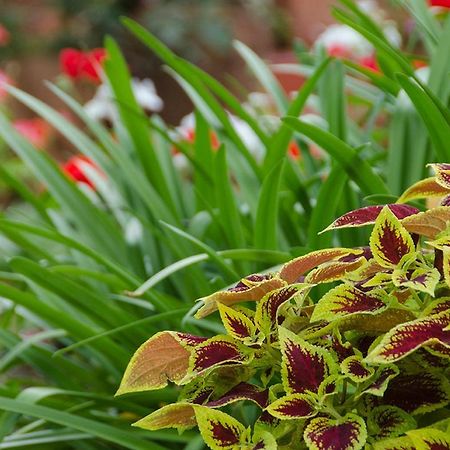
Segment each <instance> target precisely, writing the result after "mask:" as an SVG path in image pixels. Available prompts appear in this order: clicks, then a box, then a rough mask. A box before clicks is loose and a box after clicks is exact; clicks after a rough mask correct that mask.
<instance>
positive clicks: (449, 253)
mask: <svg viewBox="0 0 450 450" xmlns="http://www.w3.org/2000/svg"><path fill="white" fill-rule="evenodd" d="M449 209H450V208H449ZM442 256H443V258H442V271H443V272H444V280H445V282H446V283H447V286H449V287H450V247H444V248H443V249H442Z"/></svg>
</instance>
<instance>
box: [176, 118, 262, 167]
mask: <svg viewBox="0 0 450 450" xmlns="http://www.w3.org/2000/svg"><path fill="white" fill-rule="evenodd" d="M228 118H229V120H230V122H231V125H232V126H233V128H234V129H235V131H236V133H237V135H238V136H239V137H240V138H241V140H242V142H243V143H244V145H245V146H246V147H247V149H248V151H249V152H250V153H251V154H252V155H253V157H254V158H255V159H256V161H261V160H262V157H263V156H264V145H263V144H262V142H261V140H260V139H259V137H258V136H257V135H256V134H255V132H254V131H253V130H252V128H251V127H250V126H249V125H248V124H247V122H245V121H244V120H242V119H240V118H239V117H236V116H234V115H233V114H230V113H228ZM176 130H177V132H178V135H179V136H180V135H181V137H182V138H183V139H186V140H188V141H193V139H194V137H195V115H194V113H189V114H187V115H186V116H184V117H183V118H182V119H181V121H180V125H179V126H178V127H177V128H176Z"/></svg>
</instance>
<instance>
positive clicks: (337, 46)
mask: <svg viewBox="0 0 450 450" xmlns="http://www.w3.org/2000/svg"><path fill="white" fill-rule="evenodd" d="M320 45H322V46H324V47H325V49H326V50H327V51H328V52H329V53H330V54H333V53H334V52H336V51H339V52H342V53H345V55H343V56H346V57H353V58H357V59H359V58H364V57H365V56H368V55H371V54H372V53H373V51H374V48H373V46H372V44H371V43H370V42H369V41H368V40H367V39H366V38H364V37H363V36H362V35H360V34H359V33H358V32H357V31H356V30H354V29H353V28H351V27H349V26H347V25H339V24H334V25H330V26H329V27H328V28H327V29H326V30H325V31H324V32H323V33H322V34H321V35H320V36H319V37H318V38H317V40H316V46H320Z"/></svg>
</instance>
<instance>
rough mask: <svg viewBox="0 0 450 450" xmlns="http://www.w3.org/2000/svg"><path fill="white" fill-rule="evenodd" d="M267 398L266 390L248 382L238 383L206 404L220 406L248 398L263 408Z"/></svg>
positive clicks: (213, 406) (214, 406) (211, 406)
mask: <svg viewBox="0 0 450 450" xmlns="http://www.w3.org/2000/svg"><path fill="white" fill-rule="evenodd" d="M268 398H269V391H268V390H266V389H261V388H260V387H258V386H254V385H252V384H249V383H239V384H238V385H237V386H235V387H233V388H232V389H230V390H229V391H228V392H227V393H226V394H224V395H222V396H221V397H220V398H218V399H216V400H211V401H209V402H208V403H207V404H206V406H209V407H210V408H219V407H221V406H225V405H229V404H230V403H235V402H238V401H242V400H248V401H251V402H253V403H255V404H257V405H258V406H259V407H260V408H262V409H264V408H265V407H266V406H267V401H268Z"/></svg>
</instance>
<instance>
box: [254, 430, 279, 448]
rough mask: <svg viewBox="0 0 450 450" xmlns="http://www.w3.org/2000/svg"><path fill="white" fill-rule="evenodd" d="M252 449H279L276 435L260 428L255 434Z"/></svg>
mask: <svg viewBox="0 0 450 450" xmlns="http://www.w3.org/2000/svg"><path fill="white" fill-rule="evenodd" d="M249 448H250V449H251V450H277V449H278V444H277V441H276V439H275V437H274V436H273V435H272V434H271V433H269V432H268V431H263V430H260V431H258V432H256V433H255V435H254V436H253V443H252V445H251V446H250V447H249Z"/></svg>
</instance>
